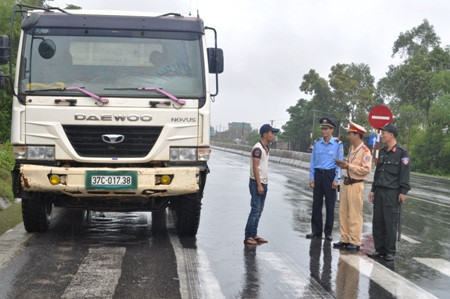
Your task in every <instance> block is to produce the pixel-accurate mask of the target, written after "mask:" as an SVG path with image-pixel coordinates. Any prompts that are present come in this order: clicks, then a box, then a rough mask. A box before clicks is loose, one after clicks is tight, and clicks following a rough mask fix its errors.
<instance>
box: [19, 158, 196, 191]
mask: <svg viewBox="0 0 450 299" xmlns="http://www.w3.org/2000/svg"><path fill="white" fill-rule="evenodd" d="M88 171H94V172H95V171H99V172H104V171H110V172H111V174H114V173H117V172H119V171H121V172H123V171H131V172H137V175H136V179H137V184H135V186H133V188H132V189H124V188H106V189H105V188H92V187H87V186H86V185H87V183H86V174H87V172H88ZM200 171H202V169H201V168H200V167H164V168H95V167H93V168H88V167H76V168H65V167H53V166H42V165H30V164H23V165H21V166H20V183H21V186H22V189H23V190H24V191H28V192H43V193H60V194H67V195H69V196H73V197H165V196H178V195H183V194H190V193H195V192H198V191H199V190H200V182H199V179H200V178H199V177H200ZM51 175H58V176H59V177H60V178H61V181H60V183H58V184H52V183H50V176H51ZM161 175H168V176H170V177H171V178H172V180H171V182H170V184H168V185H163V184H161V183H159V182H158V180H157V177H158V176H161Z"/></svg>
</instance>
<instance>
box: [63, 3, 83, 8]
mask: <svg viewBox="0 0 450 299" xmlns="http://www.w3.org/2000/svg"><path fill="white" fill-rule="evenodd" d="M66 5H67V6H66V8H65V9H81V6H77V5H74V4H66Z"/></svg>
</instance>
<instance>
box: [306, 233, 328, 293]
mask: <svg viewBox="0 0 450 299" xmlns="http://www.w3.org/2000/svg"><path fill="white" fill-rule="evenodd" d="M322 249H323V250H322ZM322 252H323V267H322V268H321V267H320V256H321V255H322ZM309 258H310V260H309V271H310V276H311V278H313V279H315V281H317V282H318V283H319V284H320V285H321V286H322V287H323V288H324V290H325V291H327V292H329V293H331V291H332V288H331V261H332V255H331V242H328V241H325V242H323V244H322V239H312V240H311V244H310V246H309ZM321 269H322V271H320V270H321Z"/></svg>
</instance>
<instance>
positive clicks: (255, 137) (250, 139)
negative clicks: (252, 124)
mask: <svg viewBox="0 0 450 299" xmlns="http://www.w3.org/2000/svg"><path fill="white" fill-rule="evenodd" d="M260 139H261V135H260V134H259V132H258V130H253V131H251V133H250V134H249V135H248V136H247V145H251V146H253V145H254V144H255V143H257V142H258V141H259V140H260Z"/></svg>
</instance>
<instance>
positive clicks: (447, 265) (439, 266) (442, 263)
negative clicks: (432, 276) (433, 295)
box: [414, 257, 450, 276]
mask: <svg viewBox="0 0 450 299" xmlns="http://www.w3.org/2000/svg"><path fill="white" fill-rule="evenodd" d="M414 259H415V260H416V261H418V262H420V263H422V264H424V265H427V266H428V267H430V268H433V269H434V270H437V271H439V272H441V273H442V274H444V275H447V276H450V262H449V261H447V260H444V259H432V258H418V257H415V258H414Z"/></svg>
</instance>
